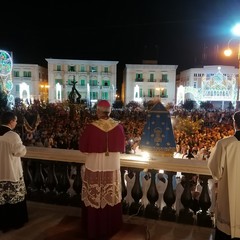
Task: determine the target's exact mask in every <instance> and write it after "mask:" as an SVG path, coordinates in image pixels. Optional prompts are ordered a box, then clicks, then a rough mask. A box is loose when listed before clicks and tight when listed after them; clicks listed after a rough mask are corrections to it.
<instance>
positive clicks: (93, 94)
mask: <svg viewBox="0 0 240 240" xmlns="http://www.w3.org/2000/svg"><path fill="white" fill-rule="evenodd" d="M90 99H92V100H97V99H98V92H90Z"/></svg>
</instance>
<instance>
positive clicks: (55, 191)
mask: <svg viewBox="0 0 240 240" xmlns="http://www.w3.org/2000/svg"><path fill="white" fill-rule="evenodd" d="M84 162H85V155H84V154H82V153H80V151H78V150H67V149H56V148H41V147H27V154H26V156H25V157H24V158H23V167H24V177H25V182H26V185H27V189H28V195H27V196H28V199H29V200H32V201H38V202H47V203H53V204H62V205H73V206H79V207H81V187H82V179H81V172H82V166H83V164H84ZM159 170H164V174H163V173H161V172H159ZM179 172H181V173H182V175H184V178H182V179H181V182H180V179H179V178H178V175H177V173H179ZM196 175H197V176H199V181H200V182H201V187H202V190H201V193H200V196H199V198H198V199H197V201H198V204H199V209H198V210H197V211H194V210H192V208H191V204H192V196H193V195H192V191H193V185H192V179H193V176H196ZM121 176H122V199H123V200H122V203H123V214H129V215H132V214H136V215H138V216H140V217H145V218H151V219H156V220H157V219H161V220H166V221H173V222H179V223H184V224H192V225H194V224H195V225H199V226H204V227H213V222H214V221H213V218H214V216H213V213H212V210H211V209H213V208H214V206H213V205H212V203H213V202H215V201H212V202H211V199H212V197H213V196H214V195H213V194H212V193H214V192H215V190H214V188H213V187H210V186H209V183H210V182H211V180H212V178H211V176H210V172H209V170H208V168H207V165H206V161H200V160H193V159H175V158H172V157H160V156H152V158H151V159H150V160H148V159H145V158H144V157H142V156H139V155H135V154H121ZM211 186H214V185H211ZM209 193H210V195H211V196H210V195H209Z"/></svg>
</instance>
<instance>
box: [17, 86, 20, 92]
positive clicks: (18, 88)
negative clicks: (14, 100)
mask: <svg viewBox="0 0 240 240" xmlns="http://www.w3.org/2000/svg"><path fill="white" fill-rule="evenodd" d="M19 90H20V87H19V84H17V85H16V93H19Z"/></svg>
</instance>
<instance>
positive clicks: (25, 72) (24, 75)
mask: <svg viewBox="0 0 240 240" xmlns="http://www.w3.org/2000/svg"><path fill="white" fill-rule="evenodd" d="M31 76H32V73H31V72H27V71H23V77H31Z"/></svg>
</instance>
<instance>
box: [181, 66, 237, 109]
mask: <svg viewBox="0 0 240 240" xmlns="http://www.w3.org/2000/svg"><path fill="white" fill-rule="evenodd" d="M238 73H239V69H237V68H235V67H233V66H214V65H213V66H204V67H203V68H190V69H187V70H184V71H182V72H180V74H179V77H178V79H177V99H176V104H177V105H178V104H180V103H183V102H184V101H185V100H186V99H188V100H194V101H195V102H196V103H197V104H200V102H205V101H209V102H211V103H213V105H214V106H215V107H219V108H222V109H225V108H226V107H227V106H228V105H229V103H230V102H231V103H232V104H233V105H235V106H236V102H237V101H239V98H238V92H239V89H238V87H239V86H238Z"/></svg>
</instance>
